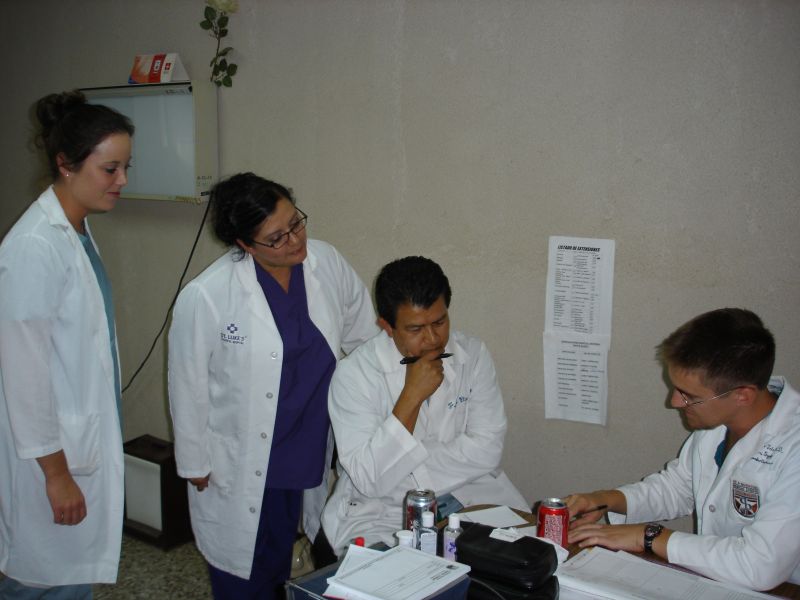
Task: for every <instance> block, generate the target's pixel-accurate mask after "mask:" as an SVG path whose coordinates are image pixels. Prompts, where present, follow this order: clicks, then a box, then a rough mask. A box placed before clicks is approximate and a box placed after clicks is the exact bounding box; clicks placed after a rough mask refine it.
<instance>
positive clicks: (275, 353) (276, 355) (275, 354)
mask: <svg viewBox="0 0 800 600" xmlns="http://www.w3.org/2000/svg"><path fill="white" fill-rule="evenodd" d="M270 356H271V357H272V358H278V353H277V352H273V353H272V354H270Z"/></svg>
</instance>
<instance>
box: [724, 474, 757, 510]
mask: <svg viewBox="0 0 800 600" xmlns="http://www.w3.org/2000/svg"><path fill="white" fill-rule="evenodd" d="M760 495H761V494H760V492H759V490H758V486H755V485H751V484H749V483H742V482H741V481H736V480H735V479H734V480H732V481H731V497H732V498H731V499H732V500H733V508H735V509H736V512H737V513H739V514H740V515H742V516H743V517H745V518H747V519H752V518H753V517H755V516H756V513H757V512H758V506H759V504H760V502H759V497H760Z"/></svg>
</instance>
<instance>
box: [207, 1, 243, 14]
mask: <svg viewBox="0 0 800 600" xmlns="http://www.w3.org/2000/svg"><path fill="white" fill-rule="evenodd" d="M206 4H208V5H209V6H210V7H211V8H213V9H215V10H217V11H219V12H224V13H228V14H231V13H235V12H236V11H237V10H239V0H206Z"/></svg>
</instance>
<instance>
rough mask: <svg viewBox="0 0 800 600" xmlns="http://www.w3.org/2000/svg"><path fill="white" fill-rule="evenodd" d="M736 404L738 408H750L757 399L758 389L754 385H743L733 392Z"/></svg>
mask: <svg viewBox="0 0 800 600" xmlns="http://www.w3.org/2000/svg"><path fill="white" fill-rule="evenodd" d="M734 394H736V404H737V405H739V406H752V405H753V404H754V403H755V401H756V399H757V398H758V389H757V388H756V387H755V386H754V385H743V386H741V387H739V388H737V389H736V390H735V391H734Z"/></svg>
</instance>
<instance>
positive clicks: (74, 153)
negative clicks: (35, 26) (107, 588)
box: [0, 92, 134, 600]
mask: <svg viewBox="0 0 800 600" xmlns="http://www.w3.org/2000/svg"><path fill="white" fill-rule="evenodd" d="M35 115H36V119H37V121H38V131H37V136H36V141H37V145H38V146H39V148H41V149H42V150H43V152H44V154H45V156H46V159H47V166H48V169H49V172H50V175H51V177H52V184H51V185H50V186H49V187H48V188H47V189H46V190H45V191H44V192H42V194H41V195H40V196H39V198H38V199H37V200H36V201H34V202H33V203H32V204H31V205H30V207H29V208H28V209H27V210H26V211H25V213H24V214H23V215H22V217H21V218H20V219H19V220H18V221H17V222H16V223H15V224H14V226H13V227H12V228H11V230H10V231H9V232H8V234H7V235H6V236H5V238H4V239H3V242H2V244H0V380H1V381H2V386H0V572H2V573H3V574H5V576H6V577H5V578H4V579H3V580H2V581H0V598H4V599H5V598H25V599H29V598H42V597H46V598H47V599H48V600H50V599H51V598H53V599H62V598H63V599H66V598H69V599H81V600H82V599H85V598H91V597H92V588H91V584H92V583H114V582H115V581H116V577H117V566H118V563H119V553H120V542H121V535H122V516H123V457H122V434H121V426H120V371H119V361H118V358H117V356H118V353H117V342H116V329H115V325H114V308H113V299H112V295H111V286H110V284H109V280H108V276H107V274H106V271H105V269H104V267H103V263H102V261H101V260H100V256H99V254H98V251H97V247H96V246H95V244H94V240H93V239H92V236H91V232H90V230H89V225H88V223H87V217H88V216H89V215H91V214H97V213H104V212H107V211H109V210H111V209H112V208H114V205H115V204H116V203H117V201H118V200H119V195H120V190H121V189H122V188H123V186H124V185H125V184H126V183H127V181H128V179H127V170H128V168H129V166H130V157H131V137H132V136H133V131H134V128H133V125H132V124H131V122H130V120H128V118H127V117H125V116H123V115H121V114H120V113H118V112H116V111H114V110H112V109H110V108H108V107H105V106H99V105H92V104H88V103H87V102H86V99H85V98H84V96H83V95H82V94H81V93H80V92H64V93H62V94H50V95H48V96H45V97H44V98H42V99H40V100H39V101H38V102H37V103H36V105H35Z"/></svg>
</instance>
